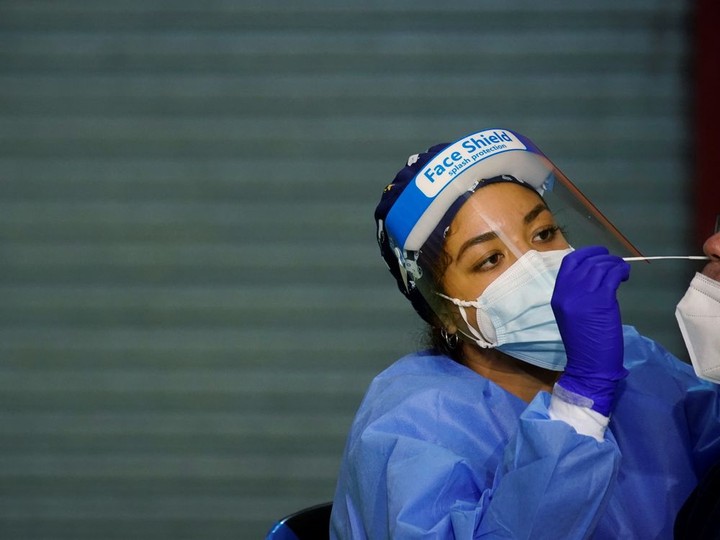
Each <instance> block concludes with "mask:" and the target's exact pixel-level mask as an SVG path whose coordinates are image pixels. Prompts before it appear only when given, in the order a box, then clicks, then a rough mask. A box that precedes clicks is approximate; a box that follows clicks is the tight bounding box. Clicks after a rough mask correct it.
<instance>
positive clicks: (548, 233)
mask: <svg viewBox="0 0 720 540" xmlns="http://www.w3.org/2000/svg"><path fill="white" fill-rule="evenodd" d="M559 230H560V227H558V226H557V225H551V226H549V227H545V228H543V229H541V230H540V231H539V232H538V233H536V234H535V236H533V242H541V243H545V242H552V241H553V240H554V239H555V237H556V236H557V233H558V231H559Z"/></svg>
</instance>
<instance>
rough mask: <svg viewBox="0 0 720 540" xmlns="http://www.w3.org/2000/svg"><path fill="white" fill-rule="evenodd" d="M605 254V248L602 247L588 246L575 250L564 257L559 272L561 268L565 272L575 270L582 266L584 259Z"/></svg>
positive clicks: (606, 251)
mask: <svg viewBox="0 0 720 540" xmlns="http://www.w3.org/2000/svg"><path fill="white" fill-rule="evenodd" d="M607 253H608V250H607V248H605V247H603V246H588V247H584V248H580V249H576V250H575V251H572V252H570V253H568V254H567V255H565V257H564V258H563V260H562V264H561V267H560V268H561V270H562V268H566V269H567V271H573V270H574V269H575V268H577V267H578V266H580V265H582V264H583V263H584V261H585V260H586V259H588V258H590V257H594V256H597V255H603V254H607Z"/></svg>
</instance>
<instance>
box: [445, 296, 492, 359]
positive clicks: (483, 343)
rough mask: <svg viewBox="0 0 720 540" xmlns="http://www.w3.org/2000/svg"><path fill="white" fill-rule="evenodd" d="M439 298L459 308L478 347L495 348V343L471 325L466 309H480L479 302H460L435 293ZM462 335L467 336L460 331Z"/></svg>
mask: <svg viewBox="0 0 720 540" xmlns="http://www.w3.org/2000/svg"><path fill="white" fill-rule="evenodd" d="M435 294H437V295H438V296H439V297H441V298H444V299H445V300H449V301H450V302H452V303H453V304H455V305H456V306H457V307H458V311H459V312H460V316H461V317H462V319H463V321H465V325H466V326H467V327H468V330H470V333H471V334H472V336H468V337H470V338H472V337H474V338H475V343H477V345H478V347H482V348H483V349H489V348H492V347H494V346H495V344H494V343H490V342H489V341H488V340H487V339H486V338H485V336H483V335H482V334H481V333H480V330H479V329H477V328H475V327H474V326H473V325H472V324H470V321H469V320H468V315H467V310H466V309H465V308H466V307H474V308H475V309H479V308H478V307H477V302H469V301H466V300H459V299H457V298H451V297H450V296H446V295H444V294H442V293H435ZM459 331H460V333H462V334H464V335H466V336H467V334H465V332H462V330H459Z"/></svg>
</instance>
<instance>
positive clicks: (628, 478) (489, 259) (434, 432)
mask: <svg viewBox="0 0 720 540" xmlns="http://www.w3.org/2000/svg"><path fill="white" fill-rule="evenodd" d="M573 213H576V214H579V218H580V219H578V220H576V222H575V224H572V223H573V220H572V214H573ZM375 218H376V223H377V230H378V242H379V245H380V250H381V254H382V256H383V258H384V260H385V262H386V263H387V265H388V267H389V269H390V271H391V273H392V275H393V276H394V278H395V280H396V282H397V284H398V287H399V288H400V290H401V292H402V293H403V294H404V295H405V296H406V297H407V298H408V299H409V300H410V302H411V303H412V305H413V307H414V308H415V310H416V311H417V312H418V314H419V315H420V316H421V317H422V318H423V319H424V320H425V321H426V322H427V323H428V325H429V326H430V328H431V334H432V339H433V345H432V347H431V348H430V349H428V350H425V351H421V352H418V353H414V354H410V355H408V356H406V357H404V358H402V359H400V360H398V361H397V362H395V363H394V364H393V365H391V366H390V367H389V368H387V369H386V370H385V371H384V372H382V373H381V374H380V375H378V376H377V377H376V378H375V380H374V381H373V382H372V384H371V386H370V388H369V389H368V391H367V393H366V395H365V398H364V399H363V402H362V404H361V406H360V408H359V410H358V412H357V415H356V417H355V420H354V422H353V425H352V428H351V431H350V434H349V437H348V441H347V444H346V448H345V452H344V456H343V460H342V464H341V467H340V472H339V477H338V482H337V488H336V493H335V497H334V500H333V510H332V518H331V530H330V534H331V537H332V538H336V539H350V538H353V539H365V538H368V539H372V540H379V539H383V538H402V539H413V538H437V539H450V538H456V539H472V538H527V539H537V538H553V539H557V538H563V539H573V538H608V539H610V538H612V539H614V540H615V539H618V538H672V534H673V522H674V519H675V516H676V514H677V511H678V509H679V508H680V507H681V505H682V503H683V501H685V499H686V498H687V496H688V495H689V493H690V492H691V491H692V490H693V488H694V487H695V486H696V484H697V479H698V478H699V477H700V476H702V475H703V474H705V472H706V471H707V470H708V468H709V467H710V465H711V464H712V463H714V462H715V460H716V459H718V457H720V422H718V414H719V413H718V410H719V408H720V401H719V400H718V391H717V387H716V386H714V385H712V384H710V383H707V382H705V381H701V380H700V379H698V378H697V377H696V375H695V374H694V373H693V371H692V369H691V367H690V366H689V365H687V364H685V363H683V362H681V361H679V360H677V359H676V358H674V357H673V356H672V355H670V354H669V353H668V352H666V351H665V350H664V349H663V348H662V347H661V346H660V345H658V344H657V343H654V342H653V341H651V340H649V339H646V338H644V337H642V336H640V335H639V334H638V333H637V332H636V331H635V330H634V329H633V328H631V327H623V326H622V323H621V318H620V310H619V307H618V303H617V300H616V290H617V288H618V287H619V286H620V284H621V283H622V282H623V281H624V280H626V279H628V275H629V267H628V265H627V263H626V262H624V261H623V260H622V259H621V258H619V257H618V256H616V255H611V254H610V253H609V252H608V249H606V248H604V247H598V246H591V247H584V248H580V247H579V246H580V245H583V244H585V243H586V240H589V239H590V238H591V236H590V234H594V233H599V234H600V235H601V236H603V237H604V238H605V239H606V240H607V242H604V243H606V244H607V245H608V246H611V247H612V248H613V251H618V252H620V251H621V250H625V252H627V251H631V252H632V249H633V248H632V246H631V245H630V244H629V243H628V242H627V241H626V240H625V239H624V237H622V236H621V235H619V233H618V231H617V230H615V229H614V228H613V227H612V226H611V224H609V223H608V222H607V220H605V219H604V217H603V216H602V214H600V213H599V212H598V211H597V209H596V208H595V207H594V206H592V204H590V203H589V201H587V199H586V198H584V197H583V196H582V194H581V193H580V192H579V190H577V188H575V186H573V185H572V183H570V181H569V180H568V179H567V178H566V177H565V176H564V175H563V174H562V172H561V171H559V170H558V169H557V168H556V167H555V166H554V165H553V164H552V162H551V161H550V160H549V159H548V158H547V157H546V156H545V155H544V154H543V153H542V152H541V151H540V150H539V149H538V148H537V147H536V146H535V145H534V144H533V143H532V141H530V140H529V139H527V138H526V137H524V136H523V135H521V134H519V133H516V132H513V131H512V130H508V129H487V130H482V131H478V132H476V133H473V134H471V135H468V136H466V137H463V138H462V139H460V140H458V141H456V142H455V143H452V144H450V145H447V144H441V145H437V146H434V147H432V148H430V149H429V150H428V151H427V152H424V153H422V154H419V155H416V156H412V157H411V158H410V159H409V160H408V162H407V165H406V166H405V167H404V168H403V169H402V170H400V172H399V173H398V174H397V175H396V177H395V179H394V180H393V182H392V183H391V184H390V185H389V186H387V187H386V188H385V190H384V192H383V195H382V198H381V201H380V203H379V205H378V207H377V209H376V211H375ZM584 226H589V229H588V231H589V232H588V234H587V235H586V234H585V232H582V234H580V231H582V227H584ZM576 227H577V228H576ZM566 234H567V236H566ZM568 239H572V240H573V243H574V244H575V245H576V246H578V249H576V250H573V248H572V247H571V246H570V244H569V242H568Z"/></svg>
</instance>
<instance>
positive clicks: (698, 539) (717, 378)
mask: <svg viewBox="0 0 720 540" xmlns="http://www.w3.org/2000/svg"><path fill="white" fill-rule="evenodd" d="M703 251H704V252H705V255H707V257H708V258H709V259H710V262H709V263H708V264H707V265H705V267H704V268H703V270H702V272H700V273H697V274H696V275H695V277H694V278H693V280H692V281H691V282H690V286H689V287H688V290H687V293H685V296H684V297H683V299H682V300H681V301H680V303H679V304H678V306H677V309H676V311H675V315H676V317H677V320H678V324H679V325H680V330H681V332H682V335H683V339H684V340H685V345H686V346H687V349H688V352H689V354H690V360H691V362H692V365H693V367H694V369H695V373H697V375H698V376H699V377H701V378H704V379H707V380H709V381H712V382H715V383H720V216H718V219H717V223H716V225H715V234H714V235H712V236H711V237H710V238H708V239H707V240H706V241H705V244H704V245H703ZM675 538H676V539H677V540H712V539H717V538H720V462H719V463H716V464H715V466H714V467H713V468H712V469H711V470H710V471H709V472H708V474H707V475H706V476H705V477H704V478H703V479H702V480H701V482H700V484H699V485H698V486H697V488H695V490H694V491H693V492H692V493H691V494H690V497H689V498H688V500H687V501H686V502H685V504H684V505H683V507H682V508H681V510H680V512H679V513H678V516H677V520H676V522H675Z"/></svg>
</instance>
